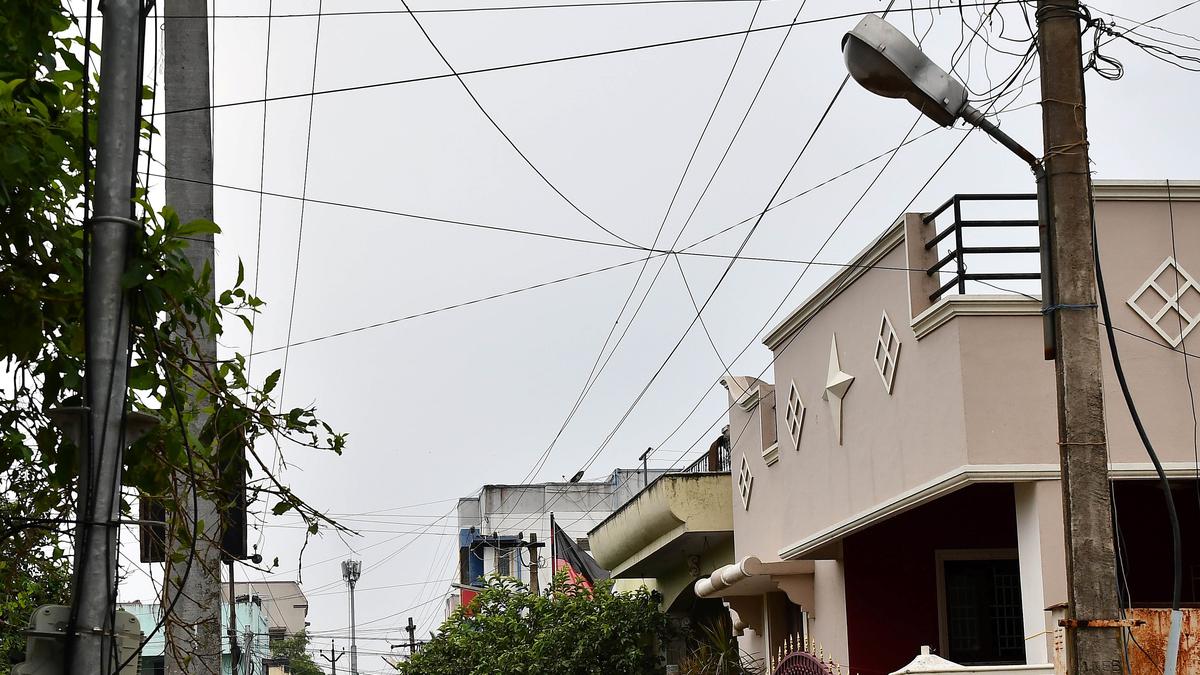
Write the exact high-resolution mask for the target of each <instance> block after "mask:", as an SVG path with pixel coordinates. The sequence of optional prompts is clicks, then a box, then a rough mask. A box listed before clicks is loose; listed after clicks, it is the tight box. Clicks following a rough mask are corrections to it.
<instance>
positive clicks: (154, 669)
mask: <svg viewBox="0 0 1200 675" xmlns="http://www.w3.org/2000/svg"><path fill="white" fill-rule="evenodd" d="M119 608H120V609H123V610H125V611H127V612H130V613H131V614H133V615H134V616H136V617H137V619H138V623H139V624H140V625H141V630H142V635H143V636H144V637H143V638H142V639H144V640H145V639H147V637H148V638H149V639H148V640H147V642H146V646H145V647H144V648H143V649H142V652H141V656H140V657H139V658H140V659H141V661H140V664H139V668H138V672H139V673H142V674H143V675H163V673H165V672H166V670H165V669H166V654H165V651H164V650H165V648H166V641H165V639H164V637H163V631H162V629H161V628H158V629H157V630H155V629H156V628H157V626H158V623H159V622H160V621H161V620H162V605H161V604H160V603H157V602H151V603H142V602H130V603H121V604H120V605H119ZM234 609H235V612H236V615H237V632H238V640H237V644H236V647H231V645H230V642H229V633H228V630H229V605H228V604H227V603H222V607H221V675H266V672H267V671H266V670H265V667H266V665H265V663H266V662H267V661H269V659H270V654H271V650H270V646H269V639H268V636H269V632H268V626H269V621H268V619H267V615H266V613H265V612H264V611H263V607H262V603H261V602H258V601H251V602H238V603H236V605H235V606H234ZM235 655H237V657H238V658H237V670H236V672H235V671H234V670H233V667H234V661H235V658H234V656H235Z"/></svg>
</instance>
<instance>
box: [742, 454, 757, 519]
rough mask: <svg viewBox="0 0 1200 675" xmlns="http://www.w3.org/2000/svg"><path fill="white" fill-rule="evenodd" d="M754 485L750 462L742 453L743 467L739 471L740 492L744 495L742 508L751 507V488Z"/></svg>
mask: <svg viewBox="0 0 1200 675" xmlns="http://www.w3.org/2000/svg"><path fill="white" fill-rule="evenodd" d="M753 487H754V476H753V475H752V474H751V473H750V463H749V462H747V461H746V456H745V455H742V467H741V469H740V470H739V471H738V492H739V493H740V494H741V495H742V508H743V509H749V508H750V490H751V489H752V488H753Z"/></svg>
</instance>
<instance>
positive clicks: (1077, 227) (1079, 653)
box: [1037, 0, 1123, 674]
mask: <svg viewBox="0 0 1200 675" xmlns="http://www.w3.org/2000/svg"><path fill="white" fill-rule="evenodd" d="M1079 20H1080V14H1079V2H1078V0H1039V1H1038V4H1037V29H1038V53H1039V55H1040V58H1041V81H1042V125H1043V128H1042V133H1043V138H1044V148H1045V155H1046V157H1045V166H1046V185H1047V188H1048V198H1049V199H1048V205H1049V217H1050V221H1049V226H1050V232H1049V235H1050V237H1049V238H1050V258H1051V264H1052V279H1051V284H1052V289H1053V292H1054V305H1051V306H1050V308H1049V309H1050V311H1051V313H1052V315H1053V317H1054V327H1055V352H1056V357H1055V369H1054V370H1055V376H1056V384H1057V392H1058V428H1059V432H1058V435H1059V454H1060V460H1061V463H1062V490H1063V519H1064V524H1065V530H1066V557H1067V598H1068V601H1067V614H1068V618H1069V619H1083V620H1089V619H1117V618H1118V617H1119V613H1120V611H1121V607H1120V604H1119V600H1118V594H1117V570H1116V555H1115V553H1114V548H1113V531H1112V504H1111V501H1110V494H1109V477H1108V463H1107V447H1106V439H1105V432H1104V390H1103V388H1102V381H1101V360H1100V333H1099V331H1098V330H1097V328H1096V326H1097V319H1096V289H1095V265H1094V261H1093V251H1094V245H1095V242H1094V241H1093V239H1092V201H1091V194H1090V188H1091V175H1090V173H1089V171H1090V167H1089V166H1088V148H1087V125H1086V108H1085V99H1084V88H1083V65H1082V58H1081V45H1080V32H1079ZM1122 657H1123V654H1122V650H1121V641H1120V631H1119V630H1116V629H1112V628H1108V629H1105V628H1068V629H1067V664H1068V668H1069V670H1070V672H1071V673H1076V674H1083V673H1092V672H1120V670H1121V663H1122Z"/></svg>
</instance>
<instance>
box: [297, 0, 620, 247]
mask: <svg viewBox="0 0 1200 675" xmlns="http://www.w3.org/2000/svg"><path fill="white" fill-rule="evenodd" d="M400 4H402V5H404V9H405V10H408V9H409V7H408V2H407V0H400ZM410 17H411V18H412V20H413V23H415V24H416V25H417V28H418V29H419V30H420V31H421V35H424V36H425V41H426V42H428V43H429V46H430V47H433V51H434V52H436V53H437V55H438V58H439V59H441V60H442V63H443V64H445V66H446V68H448V69H449V70H450V74H451V75H453V76H454V79H455V80H457V81H458V83H459V84H460V85H462V88H463V91H465V92H467V96H469V97H470V99H471V102H473V103H474V104H475V107H476V108H478V109H479V112H481V113H483V116H484V117H485V118H486V119H487V121H488V122H490V123H491V125H492V127H493V128H495V129H496V131H497V132H499V133H500V136H501V137H502V138H503V139H504V140H505V141H506V142H507V143H508V145H509V147H511V148H512V149H513V151H514V152H516V153H517V156H518V157H520V158H521V159H522V160H523V161H524V162H525V164H526V165H528V166H529V168H530V169H533V172H534V173H535V174H537V177H538V178H540V179H542V182H543V183H545V184H546V187H548V188H550V189H551V190H552V191H553V192H554V194H556V195H558V196H559V197H560V198H562V200H563V201H564V202H566V203H567V205H568V206H570V207H571V208H572V209H574V210H575V212H576V213H578V214H579V215H581V216H583V217H584V218H585V219H586V220H587V221H588V222H590V223H591V224H593V225H595V226H596V227H598V228H600V229H601V230H603V231H604V232H606V233H607V234H608V235H609V236H611V237H613V238H615V239H617V240H618V241H621V242H623V243H626V244H629V245H631V246H637V244H634V243H633V242H632V241H629V240H628V239H626V238H625V237H622V236H621V235H619V234H617V233H616V232H613V231H612V230H610V229H609V228H607V227H605V226H604V225H601V224H600V222H599V221H598V220H596V219H595V218H593V217H592V216H591V215H590V214H588V213H587V212H586V211H584V210H583V209H582V208H580V207H579V205H578V204H576V203H575V202H574V201H573V200H572V199H571V198H570V197H568V196H567V195H566V194H565V193H564V192H563V191H562V190H560V189H559V188H558V186H557V185H555V184H554V182H553V181H551V180H550V178H549V176H547V175H546V174H545V173H543V172H542V170H541V169H539V168H538V167H537V165H536V164H534V163H533V160H531V159H529V155H526V154H525V152H524V151H523V150H521V148H520V146H518V145H517V143H516V141H514V140H513V139H512V136H509V135H508V132H506V131H505V130H504V128H503V127H501V126H500V123H499V122H497V121H496V118H495V117H492V114H491V113H489V112H488V111H487V108H484V107H483V103H481V102H480V101H479V97H478V96H476V95H475V92H474V91H472V90H471V87H469V86H468V85H467V81H466V80H464V79H463V77H462V75H461V74H459V72H458V71H457V70H455V69H454V66H453V65H452V64H451V63H450V59H448V58H446V54H445V53H444V52H442V50H441V48H440V47H438V45H437V42H435V41H434V39H433V36H432V35H430V34H429V31H427V30H425V24H423V23H421V20H420V19H418V18H417V15H415V14H411V13H410ZM313 93H316V92H315V88H314V92H313Z"/></svg>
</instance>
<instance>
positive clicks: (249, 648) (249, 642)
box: [242, 628, 254, 675]
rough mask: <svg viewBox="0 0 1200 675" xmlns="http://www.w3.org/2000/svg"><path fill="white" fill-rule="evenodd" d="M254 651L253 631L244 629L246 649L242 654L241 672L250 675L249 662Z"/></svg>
mask: <svg viewBox="0 0 1200 675" xmlns="http://www.w3.org/2000/svg"><path fill="white" fill-rule="evenodd" d="M253 649H254V631H252V630H250V629H249V628H246V649H245V650H244V651H243V652H242V672H243V673H244V674H245V675H250V661H251V658H250V657H251V655H252V654H253Z"/></svg>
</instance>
